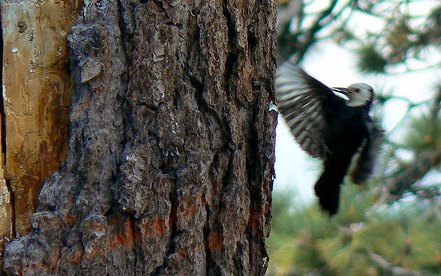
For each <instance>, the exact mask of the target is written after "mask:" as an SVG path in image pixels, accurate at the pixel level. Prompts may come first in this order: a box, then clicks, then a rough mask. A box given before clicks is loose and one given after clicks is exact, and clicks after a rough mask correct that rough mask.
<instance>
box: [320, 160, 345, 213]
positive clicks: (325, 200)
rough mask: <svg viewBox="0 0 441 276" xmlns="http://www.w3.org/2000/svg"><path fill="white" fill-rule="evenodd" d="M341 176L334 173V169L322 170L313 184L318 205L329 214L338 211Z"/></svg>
mask: <svg viewBox="0 0 441 276" xmlns="http://www.w3.org/2000/svg"><path fill="white" fill-rule="evenodd" d="M343 177H344V174H343V176H340V175H336V174H335V171H331V172H330V171H329V170H326V169H325V170H324V172H323V174H322V175H321V176H320V178H319V180H318V181H317V183H316V184H315V186H314V190H315V194H316V196H317V197H318V199H319V204H320V207H321V208H322V209H323V210H324V211H326V212H327V213H328V214H329V216H333V215H335V214H336V213H337V211H338V205H339V201H340V185H341V183H342V181H343Z"/></svg>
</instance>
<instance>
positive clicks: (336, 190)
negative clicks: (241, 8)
mask: <svg viewBox="0 0 441 276" xmlns="http://www.w3.org/2000/svg"><path fill="white" fill-rule="evenodd" d="M276 97H277V102H278V103H277V106H278V110H279V112H280V113H281V114H282V115H283V117H284V118H285V120H286V122H287V124H288V126H289V127H290V128H291V132H292V134H293V135H294V137H295V138H296V140H297V142H298V143H299V144H300V146H301V147H302V149H303V150H305V151H306V152H307V153H309V154H310V155H311V156H313V157H318V158H320V159H322V160H323V163H324V164H323V167H324V170H323V173H322V175H321V176H320V178H319V179H318V181H317V183H316V184H315V186H314V190H315V194H316V196H317V197H318V199H319V204H320V207H321V208H322V209H323V210H325V211H326V212H328V213H329V215H330V216H332V215H334V214H336V213H337V210H338V205H339V196H340V185H341V184H342V183H343V179H344V177H345V175H346V173H347V171H348V168H349V166H350V164H351V160H352V158H353V156H354V155H355V154H356V153H357V152H358V151H359V149H361V152H360V154H359V157H358V160H357V164H356V165H355V167H354V170H353V171H352V175H351V176H352V181H353V182H354V183H356V184H362V183H364V182H366V180H367V179H368V178H369V176H370V175H371V173H372V171H373V166H374V162H375V156H376V154H377V150H378V148H379V145H380V143H379V141H380V140H381V138H382V136H383V135H382V134H383V132H382V131H381V130H379V129H378V128H376V127H375V125H374V123H373V122H372V120H371V118H370V116H369V109H370V107H371V104H372V101H373V97H374V91H373V89H372V87H370V86H369V85H367V84H364V83H356V84H353V85H351V86H349V87H347V88H330V87H328V86H326V85H324V84H323V83H321V82H320V81H318V80H316V79H315V78H313V77H311V76H309V75H308V74H307V73H305V71H303V70H302V69H301V68H299V67H297V66H296V65H295V64H294V63H293V62H291V61H287V62H285V63H284V64H282V65H281V66H280V67H279V68H278V70H277V75H276Z"/></svg>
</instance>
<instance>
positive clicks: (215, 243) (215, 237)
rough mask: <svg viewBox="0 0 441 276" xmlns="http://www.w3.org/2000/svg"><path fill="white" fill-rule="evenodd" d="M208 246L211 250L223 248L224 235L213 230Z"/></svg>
mask: <svg viewBox="0 0 441 276" xmlns="http://www.w3.org/2000/svg"><path fill="white" fill-rule="evenodd" d="M208 246H209V248H210V250H218V249H221V248H222V246H223V244H222V235H221V234H220V233H219V232H217V231H216V232H213V233H211V234H210V236H209V237H208Z"/></svg>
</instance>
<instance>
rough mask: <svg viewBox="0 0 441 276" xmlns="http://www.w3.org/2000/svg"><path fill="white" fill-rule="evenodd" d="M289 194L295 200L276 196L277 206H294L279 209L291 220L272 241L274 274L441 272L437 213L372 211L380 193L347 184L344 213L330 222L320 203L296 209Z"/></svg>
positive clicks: (402, 208)
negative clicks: (318, 205) (395, 271)
mask: <svg viewBox="0 0 441 276" xmlns="http://www.w3.org/2000/svg"><path fill="white" fill-rule="evenodd" d="M281 194H283V196H281ZM288 195H289V196H293V195H292V193H289V192H285V191H284V192H283V193H280V192H279V193H276V194H275V195H274V201H273V202H274V205H275V206H280V205H285V204H286V202H290V204H292V205H290V206H288V208H287V209H285V210H284V211H282V210H281V209H277V210H278V211H279V212H280V211H281V212H282V213H283V216H284V219H286V220H285V225H283V227H282V228H280V226H281V222H282V219H278V220H277V221H278V222H277V223H275V224H273V228H272V233H271V236H270V238H269V240H268V246H269V250H270V256H271V260H270V268H269V274H270V275H306V274H308V273H311V272H313V273H316V274H317V275H390V274H389V273H391V272H392V271H394V269H395V270H397V269H399V270H400V271H405V272H407V273H408V274H411V273H416V272H418V273H422V275H431V274H432V273H437V272H439V271H441V235H439V231H434V230H435V229H438V230H439V229H441V219H440V217H438V216H437V215H436V214H434V213H431V215H428V213H427V212H426V207H419V206H418V205H414V204H407V205H398V206H393V207H391V208H387V209H384V206H382V207H373V206H375V205H372V201H375V200H376V195H375V193H373V192H369V190H368V189H363V188H359V187H357V186H354V185H351V184H350V183H347V184H346V185H345V186H344V189H343V203H344V204H343V206H342V208H341V210H340V211H339V214H338V215H337V216H336V217H333V218H328V217H327V215H326V214H323V213H321V211H320V210H318V208H317V207H316V206H315V204H314V205H312V206H309V207H303V208H294V206H293V205H294V201H285V199H286V197H287V196H288ZM292 198H294V197H292ZM280 201H283V202H280ZM286 210H289V211H286ZM278 216H279V213H274V217H275V218H279V217H278ZM288 224H289V225H291V227H287V225H288Z"/></svg>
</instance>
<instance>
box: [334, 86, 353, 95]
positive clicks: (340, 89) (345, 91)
mask: <svg viewBox="0 0 441 276" xmlns="http://www.w3.org/2000/svg"><path fill="white" fill-rule="evenodd" d="M336 89H338V92H340V93H342V94H343V95H346V96H347V95H351V94H353V93H354V92H353V91H351V90H350V89H348V88H346V87H336Z"/></svg>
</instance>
